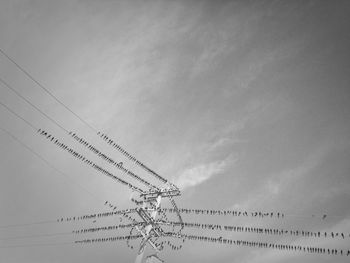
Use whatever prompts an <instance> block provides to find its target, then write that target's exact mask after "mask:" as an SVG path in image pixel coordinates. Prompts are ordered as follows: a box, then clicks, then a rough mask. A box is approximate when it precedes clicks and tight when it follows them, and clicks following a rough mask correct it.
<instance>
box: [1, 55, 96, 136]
mask: <svg viewBox="0 0 350 263" xmlns="http://www.w3.org/2000/svg"><path fill="white" fill-rule="evenodd" d="M0 53H2V54H3V55H4V56H5V57H6V58H7V59H8V60H9V61H11V62H12V63H13V64H14V65H15V66H16V67H17V68H18V69H19V70H20V71H22V72H23V73H24V74H25V75H26V76H27V77H28V78H29V79H31V80H32V81H33V82H34V83H36V84H37V85H38V86H39V87H40V88H41V89H42V90H43V91H45V92H46V93H47V94H48V95H49V96H50V97H52V98H53V99H54V100H55V101H56V102H58V103H59V104H60V105H62V106H63V107H64V108H65V109H66V110H68V111H69V112H70V113H72V114H73V115H74V116H75V117H77V118H78V119H79V120H80V121H81V122H83V123H84V124H85V125H86V126H88V127H89V128H90V129H92V130H93V131H94V132H97V131H96V130H95V129H94V127H92V126H91V125H90V124H89V123H87V122H86V121H85V120H84V119H83V118H81V117H80V116H79V115H78V114H76V113H75V112H74V111H73V110H71V109H70V108H69V107H68V106H67V105H65V104H64V103H63V102H62V101H60V100H59V99H58V98H57V97H56V96H55V95H54V94H52V92H50V91H49V90H48V89H47V88H45V87H44V85H42V84H41V83H40V82H39V81H37V80H36V79H35V78H34V77H33V76H32V75H31V74H30V73H29V72H28V71H27V70H25V69H24V68H23V67H22V66H20V65H19V64H18V63H17V62H16V61H15V60H14V59H12V58H11V57H10V56H9V55H7V54H6V53H5V52H4V51H3V50H2V49H1V48H0Z"/></svg>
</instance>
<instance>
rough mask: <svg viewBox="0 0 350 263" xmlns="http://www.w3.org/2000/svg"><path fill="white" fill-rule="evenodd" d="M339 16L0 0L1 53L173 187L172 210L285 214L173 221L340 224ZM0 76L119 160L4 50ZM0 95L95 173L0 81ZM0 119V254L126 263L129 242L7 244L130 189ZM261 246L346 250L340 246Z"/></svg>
mask: <svg viewBox="0 0 350 263" xmlns="http://www.w3.org/2000/svg"><path fill="white" fill-rule="evenodd" d="M349 11H350V2H349V1H340V0H339V1H175V0H168V1H154V0H149V1H117V0H116V1H7V0H3V1H1V2H0V48H1V49H2V50H3V51H5V52H6V53H7V54H8V55H9V56H10V57H11V58H13V59H14V60H15V61H16V62H17V63H19V64H20V65H21V66H22V67H23V68H25V69H26V70H27V71H28V72H30V74H31V75H32V76H34V77H35V79H36V80H38V81H39V82H40V83H41V84H43V85H44V86H45V87H46V88H47V89H48V90H49V91H50V92H52V93H53V94H54V95H55V96H56V97H57V98H58V99H59V100H60V101H62V102H64V103H65V105H67V106H68V107H69V108H70V109H72V110H73V111H74V112H75V113H76V114H78V115H79V116H81V117H82V118H83V119H84V120H85V121H86V122H88V123H89V124H90V125H91V126H93V127H94V128H95V129H97V130H99V131H103V132H105V133H107V134H108V135H109V136H110V137H111V138H113V139H115V141H117V142H118V143H119V144H121V145H122V146H124V147H125V148H126V149H127V150H128V151H129V152H130V153H133V154H134V155H135V156H136V157H137V158H138V159H140V160H141V161H142V162H144V163H145V164H147V165H149V166H150V167H151V168H152V169H154V170H155V171H157V172H159V173H160V174H161V175H162V176H164V177H166V178H167V179H169V180H170V181H172V182H174V183H175V184H176V185H178V186H179V187H180V188H181V190H182V196H181V197H178V198H177V199H176V201H177V203H178V205H179V206H180V207H188V208H206V209H211V208H215V209H241V210H248V211H254V210H263V211H282V212H284V213H286V214H288V215H291V216H290V217H287V219H286V220H285V221H281V220H279V221H276V220H275V221H274V220H259V219H255V220H251V221H240V220H239V219H237V218H220V217H217V218H202V217H188V216H187V217H186V216H184V219H185V221H195V220H196V221H206V222H212V223H218V224H232V225H234V224H250V225H252V226H268V227H276V226H278V227H282V228H286V229H291V228H304V229H309V230H322V231H342V232H344V233H350V195H349V193H350V174H349V172H350V163H349V160H350V90H349V89H350V85H349V84H350V62H349V61H350V60H349V59H350V56H349V54H350V52H349V46H350V33H349V32H350V31H349V26H350V18H349ZM0 77H1V79H3V80H4V81H6V82H7V83H9V84H10V85H11V86H12V87H13V88H14V89H16V90H17V91H18V92H20V94H22V95H23V96H24V97H25V98H26V99H27V100H29V101H30V102H31V103H33V104H34V105H36V107H38V108H40V109H41V110H42V111H43V112H44V113H45V114H47V115H48V116H50V117H51V118H52V119H54V120H55V121H57V122H58V123H59V124H60V125H62V126H63V127H65V128H66V129H68V130H70V131H75V132H77V133H78V134H81V135H82V136H84V137H85V138H86V139H87V140H89V141H90V142H93V143H94V144H96V145H98V146H99V147H101V149H104V151H105V152H108V153H109V154H111V155H112V156H113V157H114V158H116V159H120V160H122V156H121V155H120V154H118V153H117V152H114V151H112V150H110V148H108V147H107V146H106V145H105V144H104V142H103V141H102V140H100V139H99V138H98V137H97V136H96V134H94V133H93V132H92V131H91V129H89V128H88V127H87V126H86V125H84V124H83V123H82V122H81V121H79V120H78V119H77V118H76V117H75V116H74V115H73V114H71V113H70V112H69V111H67V110H66V109H65V108H64V107H62V105H60V104H59V103H57V101H55V100H54V99H53V98H52V97H50V96H48V95H47V94H46V93H45V92H43V90H42V89H41V88H39V87H38V86H37V85H36V84H35V83H34V82H33V81H31V80H30V79H29V78H28V77H26V76H25V75H24V74H23V72H21V71H19V70H18V68H16V67H15V66H14V65H13V64H12V63H11V62H9V61H8V60H7V59H6V58H5V56H3V55H2V54H0ZM0 102H1V103H3V104H5V105H7V106H8V107H9V108H11V109H12V110H13V111H15V112H16V113H17V114H19V115H20V116H22V117H23V118H25V119H26V120H27V121H28V122H30V123H31V124H32V125H33V126H34V127H36V128H42V129H45V130H48V131H50V132H51V133H52V134H54V135H55V136H57V137H58V138H60V140H62V141H63V142H65V143H67V144H69V145H71V146H74V148H76V149H77V150H79V151H80V152H81V153H83V154H84V155H86V156H89V157H91V158H94V160H95V161H96V162H97V163H100V164H101V165H102V164H103V165H106V167H107V164H105V163H103V161H100V160H98V159H97V158H95V157H94V156H93V155H92V154H91V153H89V152H88V151H86V149H84V148H82V146H81V145H79V144H77V143H76V142H74V141H73V140H72V139H71V138H69V136H67V135H66V134H65V133H64V132H62V130H61V129H59V128H58V127H57V126H56V125H54V124H53V123H52V122H51V121H50V120H48V118H46V117H44V116H43V115H42V114H40V113H38V111H36V110H35V109H34V108H33V107H31V106H30V105H28V104H27V103H26V102H24V101H23V100H21V98H19V97H18V96H16V95H15V94H14V93H13V92H12V91H11V90H9V89H8V88H6V87H5V86H4V85H2V84H1V85H0ZM0 120H1V123H0V127H1V131H0V167H1V176H0V211H1V213H0V226H2V227H0V239H1V240H0V262H6V263H21V262H26V263H31V262H36V263H41V262H57V263H58V262H67V263H69V262H84V263H91V262H97V261H98V262H133V260H134V258H135V255H136V250H130V249H129V248H127V246H126V244H125V243H123V242H118V243H107V244H99V245H92V246H77V245H62V246H47V247H43V246H32V247H28V246H27V245H33V244H43V243H46V244H53V243H58V242H66V241H72V240H74V238H75V237H74V236H71V235H60V236H50V237H46V238H43V237H41V238H25V239H8V238H11V237H18V236H26V235H36V234H45V233H61V232H69V231H71V230H73V229H76V228H81V227H82V225H81V224H76V225H74V224H68V223H67V224H42V225H34V226H23V227H6V226H8V225H10V224H22V223H31V222H38V221H45V220H55V219H56V218H59V217H62V216H70V215H80V214H85V213H90V212H96V211H106V207H105V206H104V204H103V203H104V201H105V200H109V201H110V202H113V203H115V205H117V206H118V207H120V208H128V207H131V206H132V203H131V201H130V200H129V198H130V195H131V192H130V190H129V189H128V188H127V187H124V186H123V185H120V184H118V183H116V182H114V181H113V180H111V179H110V178H107V177H104V176H102V175H100V174H98V173H96V172H95V171H94V170H92V169H91V168H89V167H87V166H85V165H84V164H82V163H79V161H77V160H76V159H74V158H72V157H71V156H70V155H69V154H67V153H65V152H63V151H62V150H60V149H58V148H57V147H56V146H54V145H53V144H52V143H49V142H48V141H47V140H45V139H44V138H42V137H40V136H39V135H38V134H37V133H36V132H35V131H34V130H33V129H32V128H31V127H30V126H29V125H28V124H26V123H25V122H23V121H22V120H20V119H18V118H17V117H15V116H14V115H13V114H11V113H9V112H8V111H7V110H6V109H5V108H4V107H3V106H0ZM24 145H26V146H27V147H28V148H26V147H25V146H24ZM29 149H31V150H33V151H34V152H35V153H37V154H38V155H39V156H41V157H43V158H45V160H47V162H45V161H43V160H42V159H40V158H39V157H38V156H37V155H35V154H33V152H31V151H30V150H29ZM129 167H130V169H134V170H135V171H138V172H139V173H140V174H142V171H140V170H138V169H137V167H135V166H133V165H131V164H130V166H129ZM109 169H110V170H113V168H112V167H109ZM113 171H114V172H115V173H116V174H117V171H116V170H113ZM143 176H147V175H146V174H144V175H143ZM324 214H326V215H327V217H326V219H325V220H321V216H322V215H324ZM292 215H294V216H292ZM312 215H315V216H314V217H312ZM110 223H113V222H112V221H101V222H97V223H95V225H96V224H98V225H106V224H110ZM114 223H115V222H114ZM89 226H91V224H90V225H89ZM197 233H198V234H201V235H208V236H220V235H222V236H225V237H229V238H233V239H236V238H238V237H239V238H243V239H249V240H260V239H261V238H262V237H261V236H256V235H252V234H249V235H248V234H247V235H242V236H237V235H235V234H234V233H221V232H217V233H213V232H208V231H207V232H197ZM113 234H118V233H113ZM269 240H270V241H272V242H277V243H278V242H282V243H283V242H284V243H293V244H303V245H319V246H324V247H331V248H346V249H349V245H348V244H349V242H348V241H342V240H339V239H337V240H331V239H316V240H315V239H306V238H300V239H295V238H294V239H291V238H285V239H282V238H281V237H272V238H270V239H269ZM19 245H23V246H24V247H18V246H19ZM6 246H14V247H11V248H5V247H6ZM161 257H162V258H163V259H166V260H167V261H166V262H169V263H171V262H214V261H215V262H220V263H221V262H222V263H233V262H247V263H248V262H249V263H255V262H256V263H257V262H259V263H264V262H285V263H287V262H330V261H332V262H348V258H346V257H340V256H338V257H332V258H331V257H328V256H318V255H306V254H298V253H289V252H283V251H282V252H279V251H271V250H264V249H250V248H249V249H248V248H239V249H238V248H236V247H226V246H219V245H216V244H211V243H209V244H203V243H199V242H198V243H194V242H187V243H185V245H184V248H183V249H182V250H180V251H175V252H174V251H172V250H170V249H165V251H164V252H163V253H162V254H161Z"/></svg>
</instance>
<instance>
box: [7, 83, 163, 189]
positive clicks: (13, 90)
mask: <svg viewBox="0 0 350 263" xmlns="http://www.w3.org/2000/svg"><path fill="white" fill-rule="evenodd" d="M0 82H1V83H2V84H3V86H4V87H6V88H8V89H9V90H11V91H12V92H14V93H15V94H16V95H17V96H18V97H20V98H21V99H23V100H24V101H25V102H26V103H28V104H29V105H30V106H32V107H33V108H34V109H35V110H37V111H38V112H39V113H41V114H42V115H44V116H45V117H46V118H47V119H48V120H50V121H51V122H52V123H54V124H55V125H56V126H57V127H59V128H60V129H61V130H63V131H64V132H65V133H67V134H69V135H71V134H72V132H68V130H67V129H65V128H64V127H63V126H62V125H60V124H59V123H58V122H57V121H55V120H54V119H53V118H51V117H50V116H48V115H47V114H46V113H45V112H43V111H42V110H40V109H39V108H38V107H36V106H35V105H34V104H33V103H31V102H30V101H29V100H28V99H26V98H25V97H24V96H23V95H21V94H20V93H19V92H18V91H17V90H16V89H14V88H13V87H12V86H11V85H10V84H8V83H7V82H6V81H4V80H3V79H2V78H1V77H0ZM1 104H2V105H3V106H4V107H6V108H7V109H9V108H8V107H7V106H6V105H4V104H3V103H1ZM9 110H10V109H9ZM11 112H12V113H14V112H13V111H11ZM14 114H15V113H14ZM16 116H18V115H17V114H16ZM18 117H20V116H18ZM20 118H21V119H22V120H24V119H23V118H22V117H20ZM24 121H25V120H24ZM26 122H27V121H26ZM27 123H28V124H29V122H27ZM32 127H33V126H32ZM75 139H76V138H75ZM85 146H86V145H85ZM89 146H91V144H89ZM89 149H91V148H89ZM93 149H94V150H95V151H97V152H95V151H93V152H94V153H95V154H97V155H98V156H99V157H100V158H101V159H103V160H105V161H107V159H104V158H103V156H106V155H105V154H102V153H101V151H99V150H97V149H96V148H94V147H93ZM106 157H107V158H108V160H111V159H112V158H110V157H108V156H106ZM107 162H108V161H107ZM115 164H116V163H115V162H114V166H116V165H115ZM116 167H117V168H119V169H120V167H119V166H116ZM122 171H123V172H124V173H126V174H127V175H129V176H131V177H133V178H134V179H136V180H138V181H139V182H141V183H143V184H145V185H146V186H148V187H151V188H154V189H157V190H159V188H157V187H156V186H154V185H152V184H150V183H149V182H147V181H146V180H144V179H142V178H141V177H139V176H138V175H136V174H134V173H133V172H131V171H129V170H126V169H122Z"/></svg>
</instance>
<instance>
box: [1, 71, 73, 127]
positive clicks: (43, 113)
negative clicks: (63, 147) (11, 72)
mask: <svg viewBox="0 0 350 263" xmlns="http://www.w3.org/2000/svg"><path fill="white" fill-rule="evenodd" d="M0 82H1V83H2V84H3V86H4V87H6V88H7V89H9V90H11V91H12V92H14V93H15V94H16V95H17V96H18V97H20V98H21V99H23V100H24V101H25V102H27V103H28V104H29V105H30V106H32V107H33V108H34V109H35V110H37V111H38V112H39V113H41V114H42V115H44V116H45V117H46V118H47V119H49V120H50V121H51V122H53V123H54V124H55V125H57V126H58V127H59V128H60V129H62V130H63V131H64V132H66V133H68V130H67V129H65V128H64V127H63V126H62V125H60V124H59V123H58V122H57V121H55V120H54V119H53V118H51V117H50V116H49V115H47V114H46V113H45V112H43V111H42V110H40V109H39V108H38V107H37V106H35V105H34V104H33V103H31V102H30V101H29V100H28V99H26V98H25V97H24V96H23V95H22V94H21V93H19V92H18V91H17V90H15V89H14V88H13V87H12V86H11V85H10V84H8V83H7V82H6V81H4V80H3V79H2V78H1V77H0Z"/></svg>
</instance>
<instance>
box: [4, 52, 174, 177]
mask: <svg viewBox="0 0 350 263" xmlns="http://www.w3.org/2000/svg"><path fill="white" fill-rule="evenodd" d="M0 53H2V54H3V55H4V56H5V57H6V58H7V59H8V60H9V61H11V62H12V63H13V64H14V65H15V66H16V67H17V68H18V69H19V70H20V71H22V72H23V73H24V74H25V75H26V76H27V77H28V78H29V79H31V80H32V81H33V82H34V83H36V84H37V85H38V87H40V88H41V89H42V90H43V91H45V92H46V93H47V94H48V95H49V96H50V97H52V98H53V99H54V100H55V101H56V102H58V103H59V104H60V105H62V106H63V107H64V108H65V109H66V110H68V111H69V112H70V113H72V114H73V115H74V116H75V117H77V118H78V119H79V120H80V121H81V122H82V123H83V124H85V125H86V126H87V127H88V128H90V129H91V130H92V131H93V132H94V133H95V134H97V135H100V132H99V131H97V130H96V129H95V128H94V127H93V126H92V125H90V124H89V123H88V122H87V121H85V120H84V119H83V118H82V117H80V116H79V115H78V114H76V113H75V112H74V111H73V110H71V109H70V108H69V107H68V106H67V105H65V104H64V103H63V102H62V101H61V100H59V99H58V98H57V97H56V96H55V95H54V94H53V93H52V92H50V91H49V90H48V89H47V88H45V87H44V85H42V84H41V83H40V82H39V81H37V80H36V79H35V78H34V77H33V76H32V75H31V74H30V73H29V72H28V71H27V70H25V69H24V68H23V67H22V66H20V65H19V64H18V63H17V62H16V61H15V60H14V59H13V58H11V57H10V56H9V55H7V53H6V52H5V51H4V50H3V49H1V48H0ZM102 135H104V134H102ZM101 138H103V137H102V136H101ZM106 138H108V136H107V135H104V138H103V139H104V140H105V141H106ZM108 140H109V142H112V140H111V139H109V138H108ZM109 142H108V143H109ZM113 143H114V142H113ZM114 144H115V145H117V144H116V143H114ZM117 146H118V147H116V149H117V150H118V151H119V152H121V153H122V154H123V155H124V156H126V157H128V158H129V159H130V160H133V161H134V162H135V163H136V164H137V165H138V166H140V167H141V168H142V169H144V170H146V171H147V172H148V173H150V174H151V175H153V176H154V177H156V178H158V179H159V180H160V181H162V182H163V183H168V180H166V179H165V178H163V177H162V176H160V175H159V174H157V173H156V172H154V171H153V170H152V169H150V168H148V167H147V166H146V165H145V164H143V163H142V162H140V161H138V160H137V159H136V158H135V157H134V156H132V155H131V154H129V153H128V152H127V151H126V150H124V149H123V148H122V147H120V146H119V145H117Z"/></svg>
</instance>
